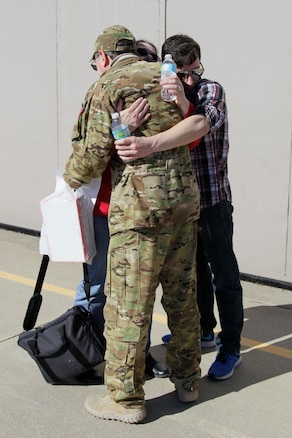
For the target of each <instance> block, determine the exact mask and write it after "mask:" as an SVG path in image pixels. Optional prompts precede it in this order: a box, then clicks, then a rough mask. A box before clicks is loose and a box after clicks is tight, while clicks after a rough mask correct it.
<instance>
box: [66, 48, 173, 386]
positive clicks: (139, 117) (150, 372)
mask: <svg viewBox="0 0 292 438" xmlns="http://www.w3.org/2000/svg"><path fill="white" fill-rule="evenodd" d="M136 44H137V54H138V56H139V59H140V60H141V61H147V62H157V59H158V57H157V49H156V47H155V46H154V45H153V44H151V43H149V42H148V41H144V40H139V41H137V42H136ZM90 65H91V67H92V69H93V70H94V71H97V68H96V63H95V59H93V60H92V61H91V63H90ZM117 110H118V111H119V112H120V116H121V118H122V120H123V122H124V123H125V124H126V125H128V126H129V128H130V131H131V132H133V131H135V129H137V128H138V127H139V126H140V125H141V124H142V123H144V122H146V121H147V120H148V118H149V117H150V113H149V112H148V110H149V105H148V102H147V99H145V98H142V97H140V98H138V99H137V100H136V101H135V102H134V103H133V104H132V105H131V106H130V107H129V108H127V109H124V110H122V101H120V102H119V104H118V107H117ZM110 195H111V172H110V166H107V167H106V169H105V171H104V173H103V174H102V177H101V182H100V189H99V192H98V194H97V199H96V202H95V205H94V210H93V225H94V237H95V246H96V254H95V256H94V258H93V260H92V262H91V264H90V265H89V264H88V265H87V268H88V275H89V279H90V283H91V287H90V305H88V300H87V298H86V293H85V290H84V281H83V280H81V281H80V282H79V284H78V286H77V289H76V293H75V297H74V302H73V305H74V306H83V307H85V308H86V309H87V310H89V311H90V312H91V313H92V315H93V316H94V319H95V321H96V323H97V325H98V326H99V328H100V329H101V331H102V332H103V331H104V316H103V310H104V306H105V301H106V297H105V294H104V283H105V277H106V269H107V252H108V244H109V229H108V221H107V218H108V209H109V203H110ZM151 325H152V319H151V323H150V327H149V337H148V343H147V346H146V356H145V376H146V377H147V378H152V377H159V378H164V377H168V375H169V370H168V367H167V366H166V365H165V364H164V363H162V362H159V361H157V360H156V359H155V357H153V356H152V354H151V353H150V346H151V340H150V334H151ZM68 383H70V382H68ZM71 383H72V384H73V383H75V384H90V385H94V384H101V383H103V379H102V376H101V375H100V374H99V372H98V371H97V370H96V369H91V370H89V371H87V372H85V373H83V374H80V375H78V376H76V377H74V378H73V379H71Z"/></svg>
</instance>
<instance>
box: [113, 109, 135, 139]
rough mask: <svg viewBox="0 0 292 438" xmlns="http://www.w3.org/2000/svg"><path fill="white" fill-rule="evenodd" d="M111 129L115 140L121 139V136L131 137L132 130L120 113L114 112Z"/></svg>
mask: <svg viewBox="0 0 292 438" xmlns="http://www.w3.org/2000/svg"><path fill="white" fill-rule="evenodd" d="M111 117H112V126H111V131H112V134H113V136H114V139H115V140H120V139H121V138H125V137H130V135H131V132H130V129H129V127H128V125H125V124H124V123H123V122H122V120H121V118H120V115H119V113H113V114H112V115H111Z"/></svg>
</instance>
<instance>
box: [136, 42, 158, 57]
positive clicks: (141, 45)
mask: <svg viewBox="0 0 292 438" xmlns="http://www.w3.org/2000/svg"><path fill="white" fill-rule="evenodd" d="M136 45H137V54H138V56H139V58H140V60H141V61H147V62H160V58H159V56H158V55H157V48H156V47H155V46H154V44H152V43H150V41H146V40H137V41H136Z"/></svg>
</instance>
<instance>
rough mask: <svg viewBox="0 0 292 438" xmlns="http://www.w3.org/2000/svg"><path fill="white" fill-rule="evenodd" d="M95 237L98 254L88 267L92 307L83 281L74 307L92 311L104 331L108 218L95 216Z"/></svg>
mask: <svg viewBox="0 0 292 438" xmlns="http://www.w3.org/2000/svg"><path fill="white" fill-rule="evenodd" d="M93 224H94V236H95V244H96V254H95V256H94V258H93V260H92V264H91V265H87V267H88V276H89V280H90V282H91V287H90V305H89V307H90V308H88V301H87V298H86V294H85V290H84V285H83V280H81V281H80V283H79V285H78V287H77V289H76V295H75V299H74V306H83V307H85V308H86V309H87V310H90V312H91V313H92V315H93V316H94V319H95V321H96V322H97V324H98V326H99V327H100V329H101V330H102V331H103V329H104V317H103V308H104V305H105V299H106V298H105V294H104V283H105V277H106V269H107V251H108V244H109V230H108V224H107V217H101V216H94V217H93Z"/></svg>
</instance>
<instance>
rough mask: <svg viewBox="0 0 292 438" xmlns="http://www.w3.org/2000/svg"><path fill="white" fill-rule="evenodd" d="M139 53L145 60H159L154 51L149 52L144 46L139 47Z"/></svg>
mask: <svg viewBox="0 0 292 438" xmlns="http://www.w3.org/2000/svg"><path fill="white" fill-rule="evenodd" d="M137 54H138V56H140V57H141V58H145V59H144V60H145V61H148V62H151V61H152V62H157V60H158V56H157V55H156V53H154V52H149V51H148V50H147V49H143V48H142V47H141V48H140V47H139V48H137Z"/></svg>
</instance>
